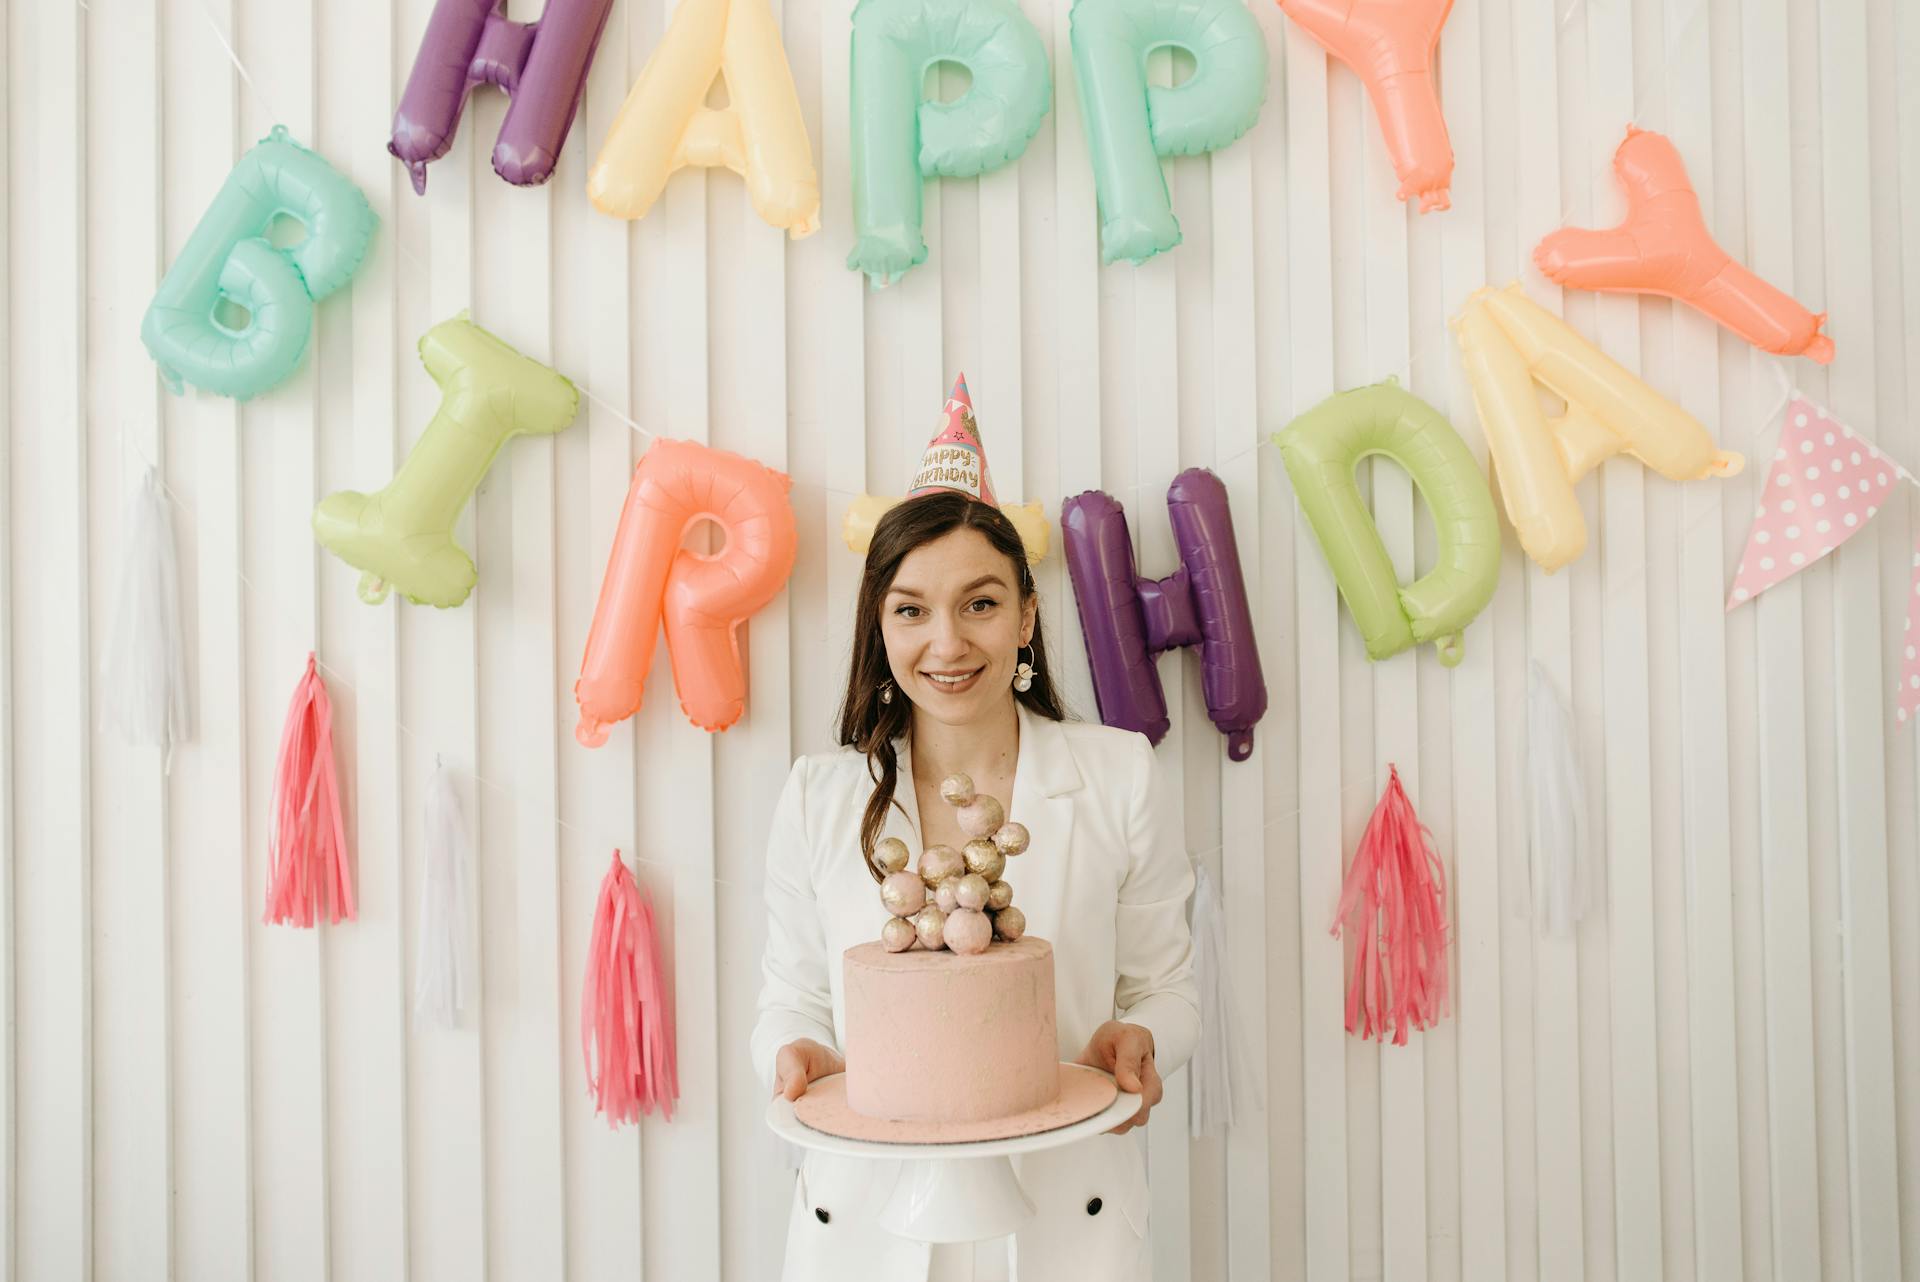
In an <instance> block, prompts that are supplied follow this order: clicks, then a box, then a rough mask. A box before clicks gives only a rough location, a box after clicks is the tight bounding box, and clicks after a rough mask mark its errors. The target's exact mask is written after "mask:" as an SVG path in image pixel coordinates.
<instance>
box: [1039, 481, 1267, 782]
mask: <svg viewBox="0 0 1920 1282" xmlns="http://www.w3.org/2000/svg"><path fill="white" fill-rule="evenodd" d="M1167 510H1168V515H1169V516H1170V517H1171V518H1172V520H1173V539H1174V543H1175V544H1176V545H1177V546H1178V547H1179V549H1180V568H1179V569H1178V570H1177V571H1175V572H1174V573H1172V574H1170V575H1168V576H1167V577H1166V578H1164V579H1143V578H1140V577H1139V576H1138V575H1136V574H1135V573H1134V572H1133V544H1132V541H1131V540H1130V539H1128V537H1127V515H1126V513H1125V512H1123V511H1122V510H1121V508H1120V504H1119V503H1118V502H1116V501H1115V500H1114V499H1113V498H1112V497H1111V496H1110V495H1107V494H1103V493H1101V492H1100V491H1099V490H1090V491H1088V492H1087V493H1085V494H1081V495H1079V496H1077V497H1075V498H1070V499H1068V500H1067V501H1066V502H1065V503H1063V504H1061V507H1060V526H1061V529H1062V530H1063V531H1064V533H1065V538H1066V545H1067V570H1068V572H1069V573H1070V574H1072V576H1073V594H1074V596H1075V597H1076V598H1077V599H1078V600H1079V603H1080V627H1081V630H1082V631H1083V632H1085V633H1086V638H1087V659H1088V661H1089V662H1090V663H1091V664H1092V665H1093V693H1094V698H1095V699H1096V700H1098V701H1099V704H1100V719H1101V720H1102V721H1104V722H1106V723H1107V724H1108V725H1110V726H1119V727H1121V728H1122V729H1125V730H1138V731H1140V732H1141V733H1142V734H1144V735H1146V736H1147V738H1148V739H1150V740H1152V741H1153V742H1154V743H1159V742H1160V740H1162V739H1163V738H1165V737H1166V734H1167V726H1168V724H1169V723H1168V720H1167V697H1166V694H1165V693H1164V692H1163V691H1162V690H1161V688H1160V676H1159V674H1158V673H1157V672H1155V671H1154V656H1155V655H1157V654H1159V653H1160V652H1161V651H1162V650H1172V649H1175V648H1176V647H1179V646H1188V645H1198V646H1199V647H1200V665H1201V678H1200V680H1201V688H1202V690H1203V691H1204V692H1205V694H1206V699H1207V715H1208V716H1209V717H1211V718H1212V719H1213V724H1214V725H1215V726H1217V727H1219V729H1220V733H1221V734H1224V735H1226V736H1227V755H1228V756H1229V757H1231V758H1232V759H1233V760H1235V761H1245V760H1246V759H1247V757H1248V755H1249V754H1251V753H1252V752H1253V726H1254V723H1255V722H1256V721H1258V720H1260V717H1261V715H1262V714H1263V713H1265V712H1266V710H1267V683H1266V680H1265V679H1264V678H1263V677H1262V676H1261V675H1260V653H1259V650H1258V649H1257V648H1256V646H1255V644H1254V638H1253V614H1252V611H1251V610H1249V609H1248V607H1247V585H1246V581H1245V580H1244V579H1243V578H1242V577H1241V575H1240V549H1239V545H1238V544H1236V543H1235V542H1234V540H1233V519H1232V517H1231V516H1229V515H1228V513H1227V487H1226V486H1224V485H1222V484H1221V483H1220V478H1219V477H1217V476H1215V475H1214V474H1213V473H1212V472H1209V471H1207V470H1206V469H1205V468H1200V467H1196V468H1191V469H1189V470H1187V471H1185V472H1182V473H1180V475H1178V476H1176V477H1174V478H1173V485H1172V486H1171V487H1170V488H1169V489H1168V490H1167Z"/></svg>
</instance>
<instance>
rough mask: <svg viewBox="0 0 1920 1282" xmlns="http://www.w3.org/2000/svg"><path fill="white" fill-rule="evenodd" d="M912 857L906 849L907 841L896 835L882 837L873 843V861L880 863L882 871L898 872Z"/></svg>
mask: <svg viewBox="0 0 1920 1282" xmlns="http://www.w3.org/2000/svg"><path fill="white" fill-rule="evenodd" d="M912 857H913V856H912V854H911V853H910V852H909V851H908V850H907V843H906V842H904V841H902V840H900V839H899V838H898V837H882V838H881V839H880V840H879V841H877V842H875V843H874V845H873V861H874V862H875V863H877V864H879V865H880V869H881V871H883V872H889V873H895V872H899V871H900V870H901V869H903V868H905V867H906V866H907V860H909V859H911V858H912Z"/></svg>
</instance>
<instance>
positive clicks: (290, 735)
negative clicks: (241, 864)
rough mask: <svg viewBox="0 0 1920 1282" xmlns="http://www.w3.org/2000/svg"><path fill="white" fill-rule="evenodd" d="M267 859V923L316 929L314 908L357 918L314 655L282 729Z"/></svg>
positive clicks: (329, 707)
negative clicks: (268, 860)
mask: <svg viewBox="0 0 1920 1282" xmlns="http://www.w3.org/2000/svg"><path fill="white" fill-rule="evenodd" d="M269 858H270V859H271V861H272V867H271V869H270V871H269V874H268V878H267V913H266V918H265V920H266V921H267V922H268V923H269V924H274V923H285V924H287V925H292V926H304V927H311V926H312V925H313V923H314V918H315V916H316V911H317V912H320V913H325V914H326V915H327V919H328V920H329V921H334V922H338V921H340V920H342V919H343V918H344V919H345V920H347V921H352V920H353V919H354V907H353V870H352V869H351V868H349V867H348V866H347V830H346V825H345V824H344V823H342V822H341V820H340V788H339V784H338V783H337V782H336V780H335V779H334V774H333V704H332V702H331V701H329V700H328V698H327V684H326V682H324V681H322V680H321V679H320V670H319V667H318V666H317V665H316V663H315V662H314V657H313V655H312V654H311V653H309V654H308V655H307V671H306V675H305V676H303V677H302V678H301V679H300V684H299V685H298V686H297V687H296V688H295V689H294V692H293V702H292V704H290V705H289V706H288V708H287V725H286V729H285V730H283V731H281V734H280V761H279V764H278V766H277V767H276V768H275V769H274V772H273V838H272V847H271V854H270V856H269Z"/></svg>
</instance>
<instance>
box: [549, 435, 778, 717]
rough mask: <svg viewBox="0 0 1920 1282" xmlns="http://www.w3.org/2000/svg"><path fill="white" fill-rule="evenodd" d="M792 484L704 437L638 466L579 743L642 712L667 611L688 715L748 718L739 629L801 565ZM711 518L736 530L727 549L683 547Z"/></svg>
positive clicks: (585, 670)
mask: <svg viewBox="0 0 1920 1282" xmlns="http://www.w3.org/2000/svg"><path fill="white" fill-rule="evenodd" d="M792 484H793V482H792V481H791V480H790V479H788V478H787V477H786V476H785V475H783V474H782V473H779V472H776V471H774V470H773V469H772V468H770V467H767V466H766V465H765V464H762V463H756V462H754V461H753V460H752V459H745V458H741V457H740V456H739V455H738V454H729V453H727V452H726V451H724V450H715V449H709V448H708V447H707V446H704V445H700V444H698V443H696V442H693V441H657V442H655V443H654V445H653V446H652V447H651V448H650V449H648V450H647V453H646V457H644V458H642V459H641V460H640V463H639V465H638V466H637V467H635V468H634V469H633V484H632V485H631V486H630V487H629V488H628V490H627V505H626V507H625V508H624V509H623V510H622V511H621V513H620V528H619V529H618V530H616V531H615V532H614V536H613V552H612V554H611V555H610V556H609V557H608V558H607V577H606V579H605V581H604V582H603V583H602V584H601V585H600V604H599V605H598V606H597V607H595V609H594V612H593V627H592V629H591V630H590V631H589V632H588V633H587V653H586V656H585V657H584V658H582V659H581V660H580V680H579V681H577V682H575V683H574V687H573V695H574V699H575V701H576V702H577V703H579V705H580V724H579V726H578V727H577V728H575V730H574V732H573V735H574V738H576V739H578V740H579V741H580V742H581V743H582V744H584V745H586V746H587V747H589V748H598V747H599V746H600V745H601V744H603V743H605V742H606V741H607V727H608V726H610V725H612V724H613V723H614V722H616V721H624V720H626V719H627V718H628V717H630V716H632V715H633V714H634V713H635V712H637V711H639V709H640V699H641V696H642V694H643V693H644V692H645V687H646V681H647V669H648V668H649V667H650V666H651V665H652V663H653V642H654V636H655V634H656V633H657V632H658V631H659V629H660V617H661V615H662V614H665V616H666V620H667V650H668V652H669V654H671V655H672V657H673V684H674V686H675V687H676V688H677V689H678V690H679V692H680V707H681V708H682V710H684V711H685V712H686V714H687V717H688V719H689V720H691V721H692V722H693V724H695V725H697V726H699V727H700V728H701V729H702V730H725V729H726V728H727V727H728V726H730V725H732V724H733V723H734V722H736V721H738V720H739V719H740V714H741V713H742V712H744V711H745V710H746V700H747V680H746V674H745V672H744V671H742V669H741V666H740V643H739V638H738V635H737V634H738V632H739V629H740V624H741V623H742V622H744V621H745V620H746V618H747V616H748V615H750V614H752V613H753V612H754V611H756V610H758V609H759V608H760V607H761V606H763V605H765V604H766V603H767V602H769V601H771V600H773V598H774V597H775V596H777V595H779V593H780V589H781V588H783V587H785V586H786V582H787V576H788V575H789V574H791V573H792V572H793V557H794V552H795V550H796V548H797V547H798V546H799V528H798V526H797V525H796V523H795V521H794V516H793V504H792V503H790V502H788V500H787V489H788V487H789V486H791V485H792ZM702 520H710V521H712V522H713V523H714V524H716V525H718V526H719V527H720V529H721V531H722V532H723V533H724V534H725V535H726V540H727V542H726V546H725V547H723V548H722V549H721V550H720V551H718V552H715V553H713V554H711V555H706V554H702V553H698V552H692V551H689V550H687V549H685V548H682V547H681V546H680V540H681V539H682V538H683V537H684V536H685V535H686V532H687V530H688V529H689V528H690V527H691V526H693V525H694V524H695V523H697V522H699V521H702Z"/></svg>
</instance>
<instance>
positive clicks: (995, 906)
mask: <svg viewBox="0 0 1920 1282" xmlns="http://www.w3.org/2000/svg"><path fill="white" fill-rule="evenodd" d="M1012 902H1013V887H1012V886H1009V885H1008V884H1007V883H1006V882H1004V881H996V882H994V883H993V884H992V885H991V886H988V887H987V908H988V909H989V910H990V911H992V912H996V913H997V912H999V911H1000V910H1001V909H1002V908H1005V907H1007V906H1008V905H1009V904H1011V903H1012Z"/></svg>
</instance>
